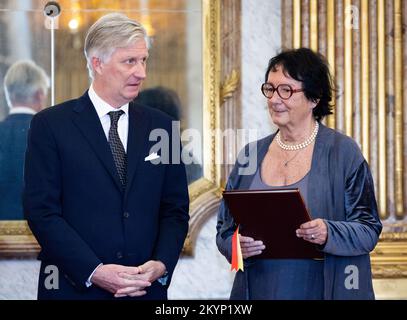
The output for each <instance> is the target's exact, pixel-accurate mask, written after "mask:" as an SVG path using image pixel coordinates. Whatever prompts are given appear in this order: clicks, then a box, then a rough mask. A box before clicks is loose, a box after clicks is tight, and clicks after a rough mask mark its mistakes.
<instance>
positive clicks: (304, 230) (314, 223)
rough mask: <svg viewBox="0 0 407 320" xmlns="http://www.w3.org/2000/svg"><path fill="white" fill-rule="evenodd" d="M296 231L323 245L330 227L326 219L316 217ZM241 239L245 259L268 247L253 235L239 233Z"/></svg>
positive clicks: (308, 239)
mask: <svg viewBox="0 0 407 320" xmlns="http://www.w3.org/2000/svg"><path fill="white" fill-rule="evenodd" d="M295 233H296V235H297V237H299V238H303V239H304V240H305V241H308V242H311V243H314V244H319V245H323V244H325V242H326V240H327V236H328V228H327V226H326V224H325V222H324V220H322V219H315V220H311V221H308V222H306V223H303V224H302V225H301V226H300V227H299V229H297V230H296V231H295ZM239 240H240V248H241V249H242V256H243V259H246V258H249V257H252V256H256V255H259V254H261V253H262V252H263V250H264V249H265V248H266V246H265V245H264V244H263V241H260V240H255V239H253V238H251V237H245V236H242V235H240V234H239Z"/></svg>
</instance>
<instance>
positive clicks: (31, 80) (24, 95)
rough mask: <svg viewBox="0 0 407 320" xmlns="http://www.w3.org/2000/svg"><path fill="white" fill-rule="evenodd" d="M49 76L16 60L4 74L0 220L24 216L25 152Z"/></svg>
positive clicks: (30, 63) (0, 127) (43, 99)
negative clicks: (4, 97) (4, 114)
mask: <svg viewBox="0 0 407 320" xmlns="http://www.w3.org/2000/svg"><path fill="white" fill-rule="evenodd" d="M48 87H49V79H48V77H47V75H46V73H45V71H44V70H43V69H42V68H40V67H39V66H37V65H36V64H35V63H34V62H32V61H18V62H15V63H14V64H13V65H12V66H11V67H10V68H9V69H8V70H7V72H6V75H5V77H4V92H5V95H6V99H7V104H8V106H9V108H10V113H9V115H8V116H7V117H6V119H4V120H3V121H2V122H0V195H1V196H0V220H21V219H24V214H23V208H22V201H21V200H22V191H23V169H24V153H25V149H26V146H27V132H28V128H29V126H30V121H31V119H32V117H33V115H34V114H36V113H37V112H38V111H40V110H42V109H43V108H44V106H45V103H46V98H47V91H48Z"/></svg>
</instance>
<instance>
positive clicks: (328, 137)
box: [321, 125, 365, 167]
mask: <svg viewBox="0 0 407 320" xmlns="http://www.w3.org/2000/svg"><path fill="white" fill-rule="evenodd" d="M321 140H322V142H323V144H324V145H328V146H329V148H330V149H331V151H332V152H331V153H332V154H333V155H335V157H333V158H332V159H334V160H335V161H340V162H342V161H343V162H344V163H346V165H345V167H348V166H350V167H354V166H358V165H360V164H361V163H362V162H363V161H364V160H365V158H364V156H363V154H362V150H361V149H360V147H359V145H358V144H357V142H356V141H355V140H354V139H353V138H351V137H349V136H347V135H346V134H343V133H342V132H340V131H338V130H334V129H331V128H328V127H326V126H324V125H321Z"/></svg>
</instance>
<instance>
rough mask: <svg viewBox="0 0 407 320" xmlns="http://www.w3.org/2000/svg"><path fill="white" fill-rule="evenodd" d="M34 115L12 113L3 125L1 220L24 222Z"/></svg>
mask: <svg viewBox="0 0 407 320" xmlns="http://www.w3.org/2000/svg"><path fill="white" fill-rule="evenodd" d="M32 117H33V116H32V115H31V114H24V113H18V114H11V115H9V116H8V117H7V118H6V119H5V120H4V121H2V122H0V195H1V196H0V220H20V219H24V214H23V207H22V191H23V169H24V154H25V149H26V147H27V132H28V128H29V127H30V122H31V119H32Z"/></svg>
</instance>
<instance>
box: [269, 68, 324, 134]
mask: <svg viewBox="0 0 407 320" xmlns="http://www.w3.org/2000/svg"><path fill="white" fill-rule="evenodd" d="M267 82H268V83H271V84H272V85H273V87H274V88H277V86H278V85H280V84H288V85H290V86H291V88H292V89H294V90H296V89H302V82H300V81H297V80H295V79H293V78H291V77H290V76H288V74H287V76H286V75H285V74H284V73H283V71H282V67H281V66H277V68H276V71H274V72H273V70H271V71H270V73H269V75H268V80H267ZM267 104H268V108H269V112H270V116H271V119H272V120H273V122H274V123H275V124H276V125H277V126H278V127H285V126H289V127H295V126H297V125H298V124H301V123H302V122H305V121H309V120H311V119H312V117H313V115H312V109H313V108H314V107H315V106H316V103H314V102H312V101H310V100H308V99H307V98H306V97H305V95H304V92H302V91H300V92H295V93H293V94H292V96H291V97H290V98H288V99H286V100H284V99H282V98H281V97H280V96H279V95H278V93H277V91H275V92H274V94H273V96H272V97H271V98H270V99H267Z"/></svg>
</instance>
